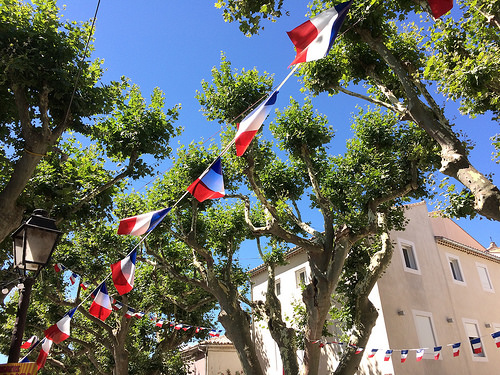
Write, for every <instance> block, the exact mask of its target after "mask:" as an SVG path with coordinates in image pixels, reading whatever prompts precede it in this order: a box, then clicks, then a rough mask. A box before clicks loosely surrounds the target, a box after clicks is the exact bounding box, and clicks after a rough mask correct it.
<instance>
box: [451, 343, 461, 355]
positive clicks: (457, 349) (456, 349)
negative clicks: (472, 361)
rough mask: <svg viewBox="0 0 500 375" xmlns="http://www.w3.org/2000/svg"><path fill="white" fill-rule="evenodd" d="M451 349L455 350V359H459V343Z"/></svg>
mask: <svg viewBox="0 0 500 375" xmlns="http://www.w3.org/2000/svg"><path fill="white" fill-rule="evenodd" d="M451 347H452V348H453V357H458V356H459V355H460V343H459V342H457V343H455V344H453V345H452V346H451Z"/></svg>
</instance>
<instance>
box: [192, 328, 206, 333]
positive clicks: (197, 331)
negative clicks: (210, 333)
mask: <svg viewBox="0 0 500 375" xmlns="http://www.w3.org/2000/svg"><path fill="white" fill-rule="evenodd" d="M204 329H205V328H203V327H196V329H195V330H194V333H199V332H201V331H203V330H204Z"/></svg>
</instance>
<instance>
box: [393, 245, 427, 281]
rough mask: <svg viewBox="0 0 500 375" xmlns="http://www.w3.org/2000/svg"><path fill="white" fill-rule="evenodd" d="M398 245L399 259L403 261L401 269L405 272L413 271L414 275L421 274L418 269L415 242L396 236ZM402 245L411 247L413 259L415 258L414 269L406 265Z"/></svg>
mask: <svg viewBox="0 0 500 375" xmlns="http://www.w3.org/2000/svg"><path fill="white" fill-rule="evenodd" d="M398 246H399V251H400V254H401V260H402V262H403V269H404V270H405V271H406V272H410V273H414V274H416V275H421V274H422V272H421V271H420V264H419V262H418V257H417V251H416V250H415V244H414V243H413V242H411V241H408V240H404V239H401V238H398ZM404 247H409V248H411V251H412V255H413V259H414V260H415V267H416V269H415V268H411V267H407V266H406V260H405V254H404V250H403V248H404Z"/></svg>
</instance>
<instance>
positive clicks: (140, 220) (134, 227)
mask: <svg viewBox="0 0 500 375" xmlns="http://www.w3.org/2000/svg"><path fill="white" fill-rule="evenodd" d="M171 209H172V207H168V208H164V209H162V210H158V211H152V212H148V213H145V214H142V215H137V216H131V217H127V218H125V219H121V220H120V224H118V232H117V233H118V234H130V235H132V236H140V235H142V234H145V233H148V232H151V231H152V230H153V229H155V228H156V226H157V225H158V224H159V223H160V222H161V221H162V220H163V218H164V217H165V216H167V214H168V213H169V212H170V210H171Z"/></svg>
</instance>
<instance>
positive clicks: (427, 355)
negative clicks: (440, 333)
mask: <svg viewBox="0 0 500 375" xmlns="http://www.w3.org/2000/svg"><path fill="white" fill-rule="evenodd" d="M412 314H413V324H414V326H415V329H416V331H417V338H418V342H419V345H420V347H421V348H426V350H424V356H423V359H432V360H434V347H436V346H438V343H439V339H438V337H437V332H436V325H435V324H434V319H433V317H432V313H431V312H429V311H421V310H412ZM417 315H418V316H424V317H427V318H429V322H430V329H431V331H432V336H433V338H434V344H433V346H432V347H429V345H428V344H426V343H424V342H422V340H421V338H422V337H421V336H420V334H419V332H420V330H419V329H418V326H417Z"/></svg>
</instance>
